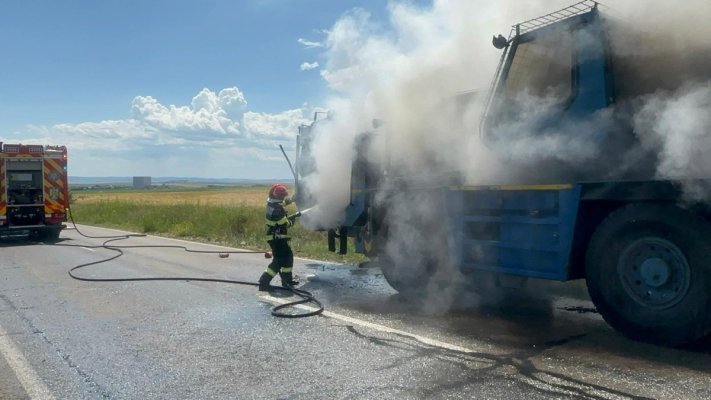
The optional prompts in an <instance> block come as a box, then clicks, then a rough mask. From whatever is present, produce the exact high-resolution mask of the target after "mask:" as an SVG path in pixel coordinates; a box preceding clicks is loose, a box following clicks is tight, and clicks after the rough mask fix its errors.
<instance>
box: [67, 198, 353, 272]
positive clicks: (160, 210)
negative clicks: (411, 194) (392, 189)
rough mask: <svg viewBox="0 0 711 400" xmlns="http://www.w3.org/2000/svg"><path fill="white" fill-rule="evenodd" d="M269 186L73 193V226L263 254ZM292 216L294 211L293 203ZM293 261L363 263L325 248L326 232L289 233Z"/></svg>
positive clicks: (295, 229) (295, 230) (298, 228)
mask: <svg viewBox="0 0 711 400" xmlns="http://www.w3.org/2000/svg"><path fill="white" fill-rule="evenodd" d="M268 189H269V188H268V187H267V186H249V187H236V188H225V189H185V190H175V189H168V190H135V191H131V190H121V191H75V192H72V196H71V197H72V205H71V208H72V214H73V215H74V219H75V220H76V222H77V223H83V224H88V225H96V226H104V227H109V228H118V229H126V230H130V231H135V232H141V233H148V234H153V235H160V236H167V237H175V238H181V239H189V240H195V241H200V242H206V243H217V244H223V245H228V246H235V247H241V248H249V249H257V250H267V249H268V248H269V247H268V245H267V243H266V238H267V237H266V235H265V228H264V206H265V202H266V197H267V195H266V194H267V192H268ZM288 209H289V211H290V212H294V211H296V208H294V206H293V205H290V206H289V207H288ZM289 233H290V235H291V236H292V240H291V246H292V248H293V250H294V253H295V255H296V256H297V257H299V256H300V257H307V258H315V259H322V260H330V261H339V262H361V261H364V260H365V259H364V258H363V257H361V256H359V255H355V254H349V255H345V256H341V255H338V254H334V253H330V252H329V251H328V250H327V248H326V233H325V232H312V231H307V230H305V229H303V228H302V227H301V226H300V225H299V224H298V223H297V224H296V225H295V226H294V227H293V228H292V229H290V231H289Z"/></svg>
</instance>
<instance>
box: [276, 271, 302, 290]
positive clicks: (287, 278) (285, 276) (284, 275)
mask: <svg viewBox="0 0 711 400" xmlns="http://www.w3.org/2000/svg"><path fill="white" fill-rule="evenodd" d="M279 276H280V277H281V286H282V287H285V288H288V287H294V286H297V285H298V284H299V283H301V282H299V280H298V279H294V276H293V275H292V273H291V272H280V273H279Z"/></svg>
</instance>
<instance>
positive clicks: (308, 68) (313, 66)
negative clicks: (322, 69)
mask: <svg viewBox="0 0 711 400" xmlns="http://www.w3.org/2000/svg"><path fill="white" fill-rule="evenodd" d="M316 68H318V62H316V61H314V62H312V63H308V62H305V63H303V64H301V70H302V71H311V70H312V69H316Z"/></svg>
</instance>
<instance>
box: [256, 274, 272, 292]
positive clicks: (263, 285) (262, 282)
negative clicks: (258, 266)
mask: <svg viewBox="0 0 711 400" xmlns="http://www.w3.org/2000/svg"><path fill="white" fill-rule="evenodd" d="M271 281H272V276H271V275H270V274H269V273H268V272H264V273H263V274H262V276H260V277H259V291H260V292H267V291H269V287H270V286H269V282H271Z"/></svg>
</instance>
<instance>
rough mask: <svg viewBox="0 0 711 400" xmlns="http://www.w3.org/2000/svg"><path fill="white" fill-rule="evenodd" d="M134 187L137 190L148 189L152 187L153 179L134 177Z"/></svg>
mask: <svg viewBox="0 0 711 400" xmlns="http://www.w3.org/2000/svg"><path fill="white" fill-rule="evenodd" d="M133 187H134V188H136V189H147V188H149V187H151V177H150V176H134V177H133Z"/></svg>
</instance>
